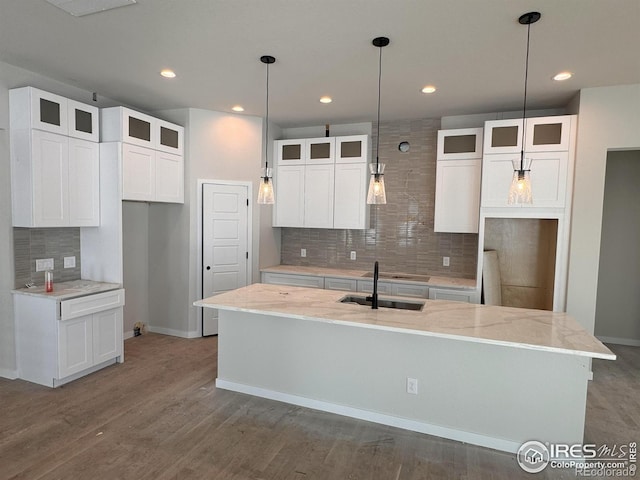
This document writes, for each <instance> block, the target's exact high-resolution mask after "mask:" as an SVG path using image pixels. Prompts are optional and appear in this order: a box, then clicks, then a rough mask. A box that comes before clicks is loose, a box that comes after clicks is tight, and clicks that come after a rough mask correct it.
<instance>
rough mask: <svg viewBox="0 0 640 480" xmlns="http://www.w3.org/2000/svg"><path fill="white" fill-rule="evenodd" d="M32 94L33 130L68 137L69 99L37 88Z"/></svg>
mask: <svg viewBox="0 0 640 480" xmlns="http://www.w3.org/2000/svg"><path fill="white" fill-rule="evenodd" d="M28 89H29V91H30V93H31V128H36V129H38V130H44V131H45V132H51V133H58V134H60V135H67V134H68V131H69V128H68V123H67V99H66V98H64V97H61V96H59V95H54V94H53V93H49V92H44V91H42V90H38V89H37V88H32V87H28Z"/></svg>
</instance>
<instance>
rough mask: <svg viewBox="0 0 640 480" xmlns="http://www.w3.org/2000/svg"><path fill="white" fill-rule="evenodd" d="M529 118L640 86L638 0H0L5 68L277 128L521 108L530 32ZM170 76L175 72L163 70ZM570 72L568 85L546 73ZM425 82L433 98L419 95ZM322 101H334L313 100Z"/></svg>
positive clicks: (134, 100)
mask: <svg viewBox="0 0 640 480" xmlns="http://www.w3.org/2000/svg"><path fill="white" fill-rule="evenodd" d="M530 10H538V11H540V12H541V13H542V19H541V20H540V21H539V22H538V23H536V24H534V25H533V26H532V27H531V56H530V76H529V100H530V104H529V105H530V108H537V109H542V108H555V107H562V106H564V105H566V104H567V102H568V101H569V100H570V99H571V98H572V97H573V96H574V95H575V93H576V92H578V90H580V89H581V88H585V87H593V86H604V85H618V84H630V83H640V27H638V25H639V23H640V1H639V0H535V1H534V0H482V1H479V0H322V1H320V0H138V3H137V4H135V5H132V6H127V7H122V8H117V9H114V10H110V11H106V12H101V13H97V14H94V15H88V16H85V17H72V16H70V15H68V14H67V13H65V12H63V11H62V10H60V9H58V8H56V7H54V6H53V5H51V4H50V3H47V2H46V1H45V0H0V60H1V61H4V62H6V63H9V64H13V65H16V66H19V67H22V68H25V69H27V70H31V71H34V72H38V73H41V74H43V75H46V76H49V77H52V78H54V79H56V80H59V81H61V82H64V83H67V84H71V85H74V86H77V87H80V88H82V89H85V90H89V91H96V92H98V94H99V95H100V96H106V97H109V98H112V99H116V100H118V101H120V102H122V103H124V104H129V105H133V106H137V107H138V108H140V109H143V110H147V111H154V110H161V109H170V108H182V107H195V108H204V109H210V110H218V111H231V110H230V109H231V107H232V106H233V105H234V104H241V105H243V106H244V107H245V109H246V111H245V113H246V114H250V115H260V116H263V115H264V98H265V66H264V65H263V64H262V63H260V61H259V58H260V56H261V55H265V54H269V55H273V56H275V57H276V58H277V62H276V63H275V64H274V65H272V66H271V67H270V68H271V70H270V72H271V97H270V98H271V102H270V118H271V119H272V120H273V121H274V122H275V123H276V124H279V125H281V126H283V127H287V126H303V125H317V124H324V123H327V122H329V123H346V122H358V121H372V120H374V119H375V111H376V95H377V68H378V49H377V48H376V47H373V46H372V45H371V40H372V39H373V38H374V37H376V36H380V35H384V36H388V37H390V39H391V44H390V45H389V46H388V47H386V48H385V49H384V50H383V73H382V120H383V121H385V120H392V119H409V118H429V117H441V116H445V115H457V114H469V113H483V112H493V111H506V110H517V109H520V108H521V105H522V92H523V81H524V80H523V78H524V53H525V48H526V27H525V26H522V25H520V24H519V23H518V22H517V18H518V17H519V16H520V15H521V14H522V13H525V12H527V11H530ZM167 67H168V68H172V69H174V70H175V71H176V73H177V75H178V76H177V78H175V79H173V80H167V79H164V78H162V77H161V76H160V75H159V71H160V70H161V69H162V68H167ZM561 70H570V71H572V72H574V73H575V76H574V77H573V78H572V79H571V80H569V81H566V82H553V81H552V80H551V77H552V76H553V75H554V74H555V73H557V72H559V71H561ZM426 84H435V85H436V86H437V87H438V91H437V93H435V94H433V95H429V96H428V95H424V94H421V93H420V89H421V88H422V87H423V86H424V85H426ZM322 95H330V96H332V97H333V99H334V101H333V103H331V104H328V105H323V104H320V103H319V101H318V99H319V98H320V96H322Z"/></svg>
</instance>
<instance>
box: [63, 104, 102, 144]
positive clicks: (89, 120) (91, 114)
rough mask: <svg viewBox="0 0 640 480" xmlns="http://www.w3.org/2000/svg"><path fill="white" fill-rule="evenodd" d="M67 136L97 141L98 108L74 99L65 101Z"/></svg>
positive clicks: (98, 136)
mask: <svg viewBox="0 0 640 480" xmlns="http://www.w3.org/2000/svg"><path fill="white" fill-rule="evenodd" d="M67 115H68V116H67V118H68V119H69V136H70V137H75V138H81V139H83V140H89V141H91V142H98V141H99V138H100V135H99V131H98V108H97V107H93V106H91V105H86V104H84V103H80V102H76V101H75V100H68V101H67Z"/></svg>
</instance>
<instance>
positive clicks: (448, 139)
mask: <svg viewBox="0 0 640 480" xmlns="http://www.w3.org/2000/svg"><path fill="white" fill-rule="evenodd" d="M483 132H484V129H483V128H456V129H453V130H439V131H438V157H437V158H438V160H464V159H467V160H469V159H474V158H482V138H483V136H482V135H483Z"/></svg>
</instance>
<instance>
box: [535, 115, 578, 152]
mask: <svg viewBox="0 0 640 480" xmlns="http://www.w3.org/2000/svg"><path fill="white" fill-rule="evenodd" d="M570 132H571V116H569V115H567V116H558V117H540V118H528V119H527V134H526V139H525V142H526V145H525V151H526V152H564V151H566V150H569V137H570Z"/></svg>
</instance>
